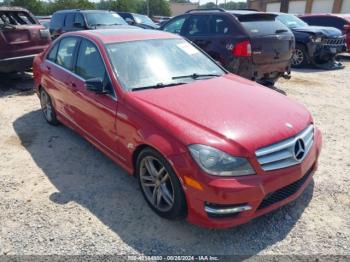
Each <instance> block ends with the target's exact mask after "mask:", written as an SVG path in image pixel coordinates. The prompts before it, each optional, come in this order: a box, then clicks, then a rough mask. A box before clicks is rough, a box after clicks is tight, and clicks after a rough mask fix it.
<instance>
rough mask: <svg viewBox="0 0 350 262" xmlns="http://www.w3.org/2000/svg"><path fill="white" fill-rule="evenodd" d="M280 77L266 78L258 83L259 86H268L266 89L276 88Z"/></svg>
mask: <svg viewBox="0 0 350 262" xmlns="http://www.w3.org/2000/svg"><path fill="white" fill-rule="evenodd" d="M278 78H279V77H274V78H264V79H262V80H260V81H258V83H259V84H261V85H263V86H266V87H274V86H275V83H276V82H277V80H278Z"/></svg>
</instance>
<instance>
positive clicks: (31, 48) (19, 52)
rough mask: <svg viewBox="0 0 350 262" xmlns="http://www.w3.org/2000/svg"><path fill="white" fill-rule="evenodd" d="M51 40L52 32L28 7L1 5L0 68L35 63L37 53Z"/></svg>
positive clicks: (26, 66)
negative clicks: (40, 22) (41, 23)
mask: <svg viewBox="0 0 350 262" xmlns="http://www.w3.org/2000/svg"><path fill="white" fill-rule="evenodd" d="M50 42H51V38H50V34H49V31H48V30H47V29H45V27H44V26H42V25H40V24H39V22H38V21H37V20H36V19H35V17H34V16H33V15H32V14H31V13H30V12H29V11H28V10H26V9H23V8H19V7H0V72H1V73H11V72H20V71H24V70H26V69H29V68H31V67H32V64H33V59H34V57H35V55H37V54H39V53H41V52H42V51H43V50H44V49H45V48H46V47H47V46H48V45H49V43H50Z"/></svg>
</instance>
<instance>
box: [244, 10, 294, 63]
mask: <svg viewBox="0 0 350 262" xmlns="http://www.w3.org/2000/svg"><path fill="white" fill-rule="evenodd" d="M238 19H239V21H240V22H241V24H242V26H243V28H244V29H245V30H246V32H247V34H248V35H249V37H250V41H251V48H252V58H253V63H254V64H270V63H278V62H284V61H289V60H290V59H291V57H292V54H293V51H294V47H295V40H294V35H293V33H292V32H291V31H290V30H289V29H288V28H287V27H286V26H285V25H283V24H282V23H281V22H279V21H277V20H275V15H272V14H261V13H258V14H248V15H242V16H239V18H238Z"/></svg>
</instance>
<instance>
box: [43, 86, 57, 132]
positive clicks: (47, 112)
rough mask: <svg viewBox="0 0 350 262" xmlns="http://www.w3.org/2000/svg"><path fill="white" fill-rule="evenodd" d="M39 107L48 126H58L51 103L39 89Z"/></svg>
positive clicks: (45, 93)
mask: <svg viewBox="0 0 350 262" xmlns="http://www.w3.org/2000/svg"><path fill="white" fill-rule="evenodd" d="M40 105H41V111H42V112H43V115H44V118H45V119H46V121H47V122H48V123H49V124H50V125H54V126H56V125H58V124H59V122H58V120H57V117H56V113H55V109H54V107H53V105H52V101H51V98H50V96H49V95H48V93H47V92H46V91H45V90H44V88H41V90H40Z"/></svg>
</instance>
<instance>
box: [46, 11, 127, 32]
mask: <svg viewBox="0 0 350 262" xmlns="http://www.w3.org/2000/svg"><path fill="white" fill-rule="evenodd" d="M120 25H127V23H126V22H125V21H124V19H123V18H121V17H120V16H119V15H118V14H117V13H115V12H111V11H103V10H63V11H57V12H56V13H54V14H53V16H52V19H51V23H50V33H51V35H52V38H56V37H58V36H59V35H61V34H63V33H65V32H71V31H80V30H88V29H98V28H114V27H116V26H120Z"/></svg>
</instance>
